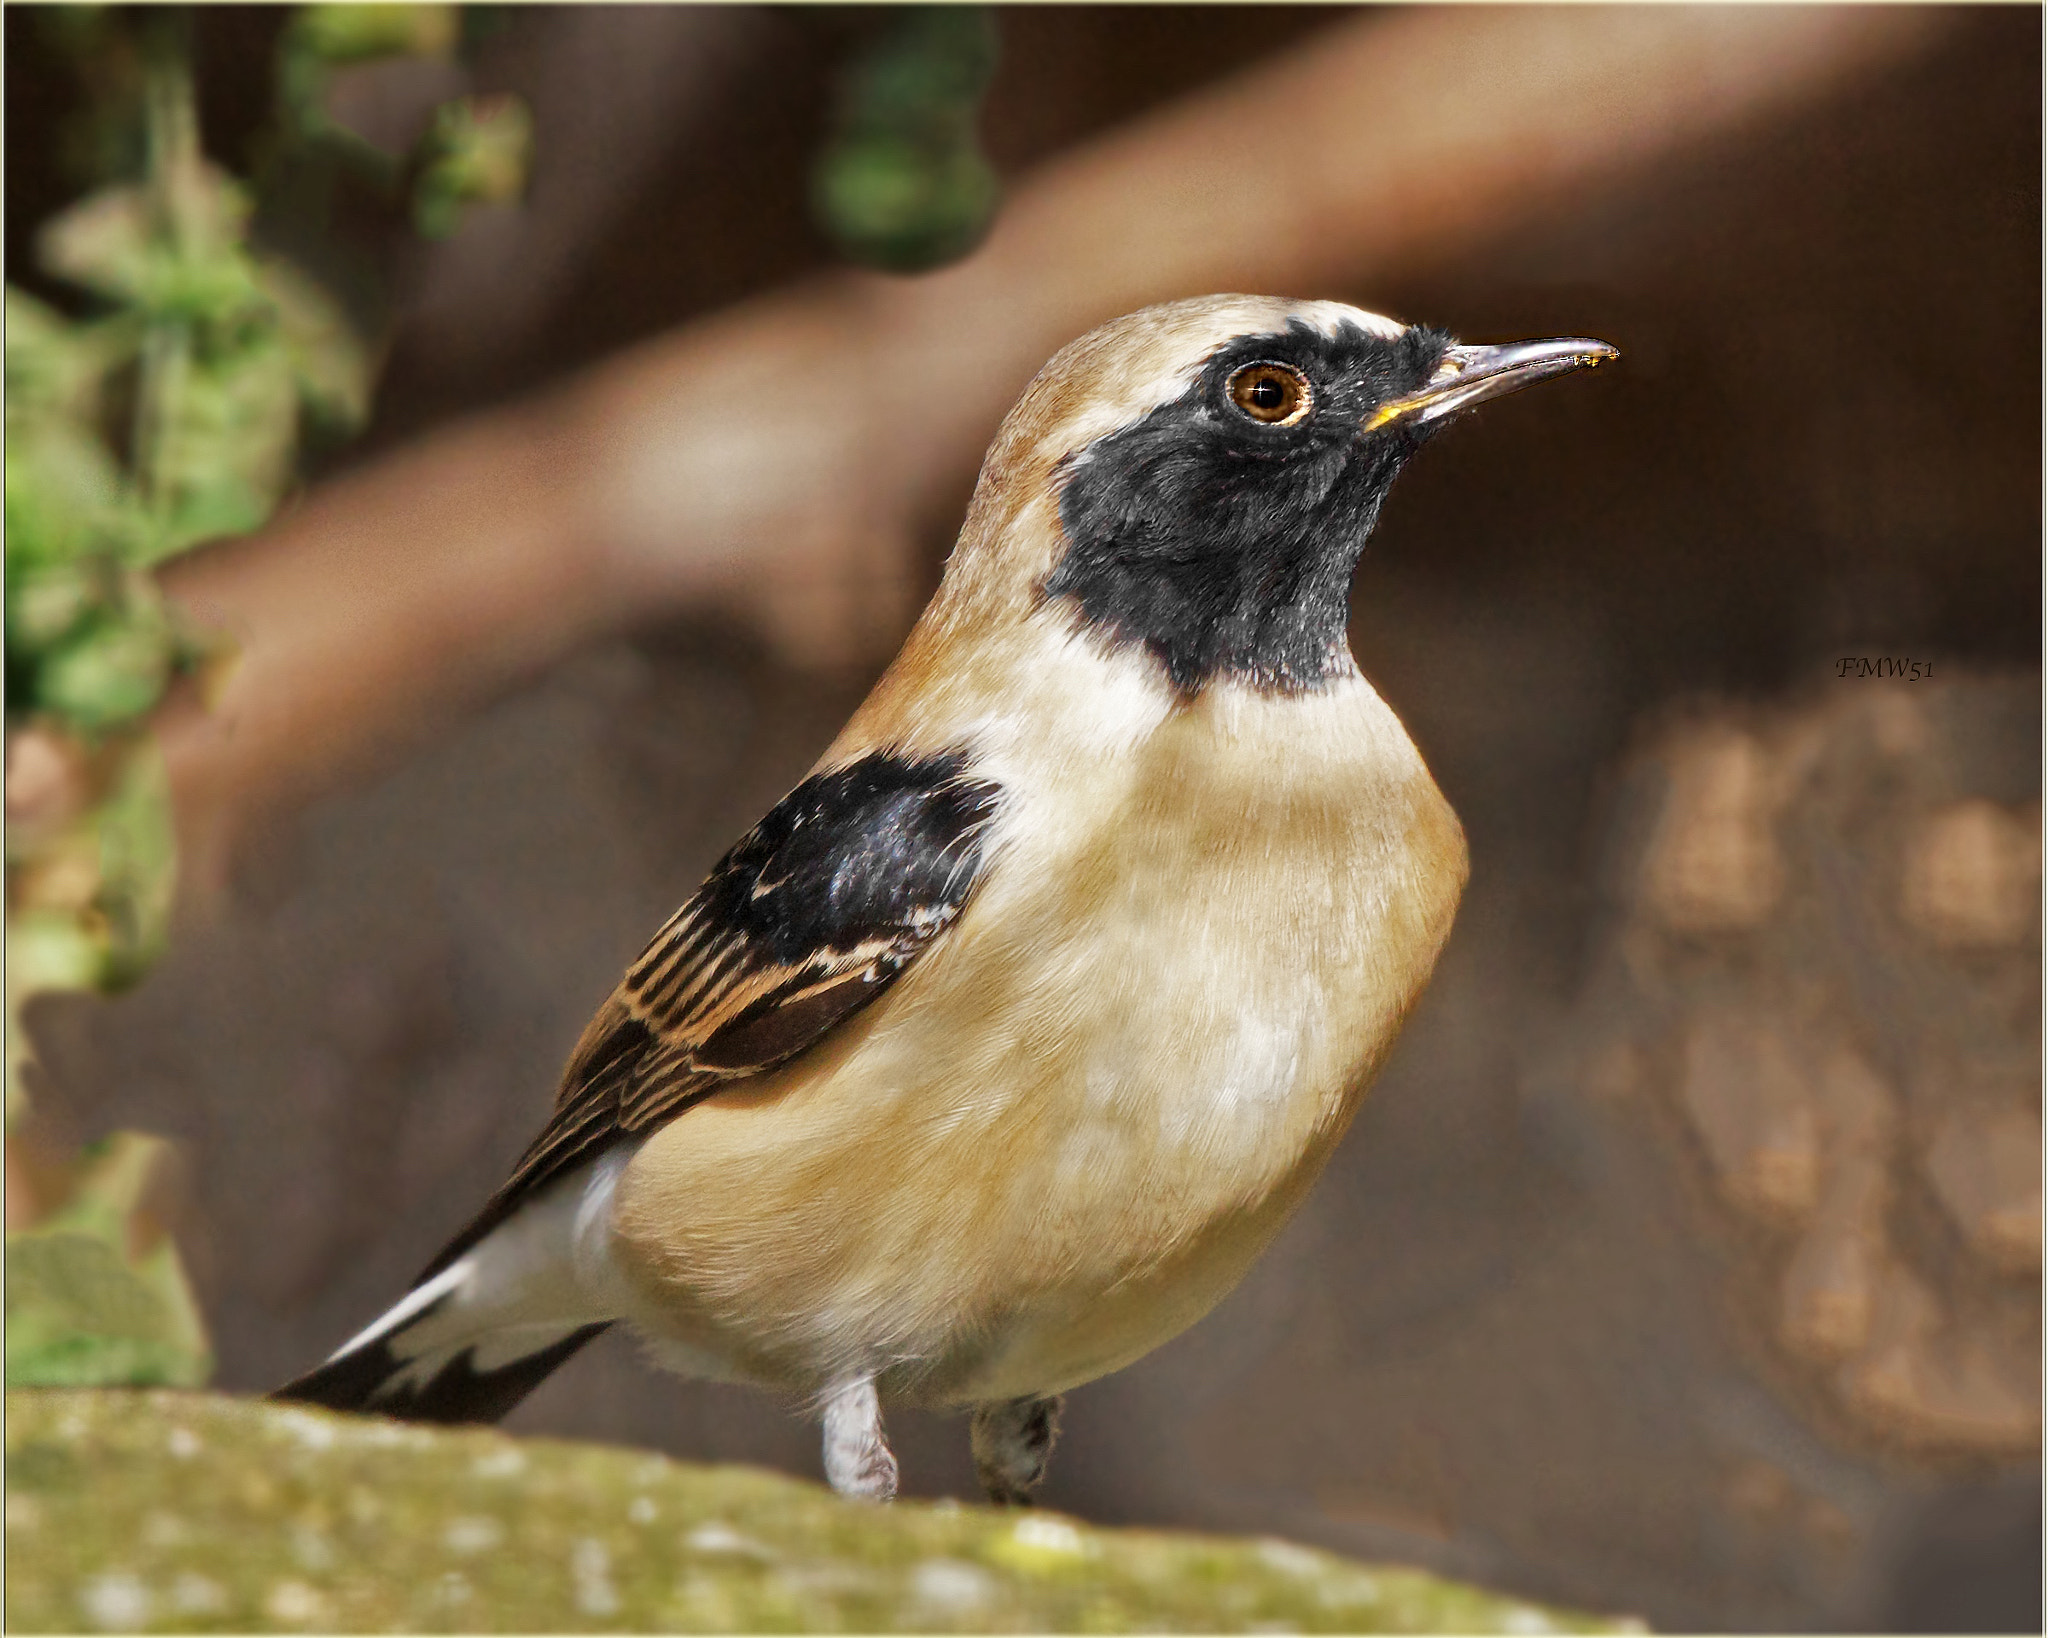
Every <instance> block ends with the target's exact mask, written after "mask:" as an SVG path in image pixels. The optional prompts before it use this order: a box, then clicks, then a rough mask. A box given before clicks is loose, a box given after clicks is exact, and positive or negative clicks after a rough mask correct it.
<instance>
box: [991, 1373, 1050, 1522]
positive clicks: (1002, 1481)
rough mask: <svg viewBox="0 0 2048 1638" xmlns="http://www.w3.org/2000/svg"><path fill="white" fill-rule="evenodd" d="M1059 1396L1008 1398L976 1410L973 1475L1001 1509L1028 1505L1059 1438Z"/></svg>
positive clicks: (1043, 1475)
mask: <svg viewBox="0 0 2048 1638" xmlns="http://www.w3.org/2000/svg"><path fill="white" fill-rule="evenodd" d="M1063 1402H1064V1401H1063V1400H1062V1398H1061V1396H1060V1395H1058V1394H1052V1395H1050V1396H1049V1397H1047V1398H1044V1399H1030V1398H1026V1399H1004V1400H999V1401H998V1402H996V1403H995V1404H990V1405H977V1406H976V1407H975V1409H974V1424H973V1435H972V1437H973V1442H974V1471H975V1473H976V1475H977V1476H978V1477H979V1478H980V1480H981V1487H982V1489H984V1490H986V1491H987V1492H988V1499H989V1500H990V1501H992V1502H994V1503H995V1504H996V1505H997V1506H998V1507H1029V1506H1030V1505H1031V1492H1032V1491H1034V1490H1036V1489H1037V1488H1038V1485H1039V1481H1040V1480H1042V1479H1043V1478H1044V1477H1045V1464H1046V1460H1047V1458H1048V1457H1050V1456H1051V1455H1052V1442H1053V1440H1054V1439H1056V1438H1058V1437H1059V1431H1060V1406H1061V1404H1062V1403H1063Z"/></svg>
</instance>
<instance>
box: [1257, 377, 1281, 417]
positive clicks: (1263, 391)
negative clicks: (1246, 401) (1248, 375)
mask: <svg viewBox="0 0 2048 1638" xmlns="http://www.w3.org/2000/svg"><path fill="white" fill-rule="evenodd" d="M1251 400H1252V404H1253V405H1254V407H1256V408H1258V409H1262V410H1276V409H1278V408H1279V407H1280V406H1281V405H1282V404H1284V403H1286V402H1287V389H1286V388H1285V387H1283V386H1281V384H1280V380H1279V377H1277V376H1271V375H1263V376H1260V377H1259V379H1258V380H1256V381H1254V382H1253V383H1252V390H1251Z"/></svg>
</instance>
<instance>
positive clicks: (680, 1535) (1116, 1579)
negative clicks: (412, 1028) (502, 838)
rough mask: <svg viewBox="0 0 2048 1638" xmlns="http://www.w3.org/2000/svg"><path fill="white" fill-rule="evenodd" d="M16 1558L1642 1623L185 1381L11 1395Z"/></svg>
mask: <svg viewBox="0 0 2048 1638" xmlns="http://www.w3.org/2000/svg"><path fill="white" fill-rule="evenodd" d="M6 1579H7V1596H6V1621H7V1626H8V1629H9V1630H11V1631H15V1632H51V1631H80V1630H84V1631H152V1632H180V1631H189V1632H202V1631H203V1632H251V1631H270V1632H275V1631H289V1630H293V1629H300V1630H312V1631H326V1632H364V1631H378V1632H382V1631H390V1632H410V1631H439V1632H613V1631H617V1632H648V1631H672V1632H707V1631H709V1632H842V1631H855V1632H859V1631H867V1632H894V1631H905V1632H962V1633H965V1632H1142V1631H1154V1632H1189V1631H1201V1632H1252V1631H1261V1632H1285V1631H1301V1632H1336V1631H1342V1632H1521V1633H1529V1632H1592V1631H1603V1630H1617V1629H1616V1627H1615V1626H1614V1625H1613V1624H1611V1623H1601V1622H1596V1621H1592V1620H1589V1619H1586V1618H1583V1617H1577V1616H1571V1615H1566V1614H1562V1613H1560V1612H1557V1611H1554V1610H1546V1609H1540V1608H1538V1607H1536V1606H1533V1605H1529V1604H1522V1603H1517V1602H1513V1601H1511V1600H1507V1599H1502V1598H1497V1597H1494V1596H1492V1595H1489V1594H1486V1593H1482V1592H1478V1591H1475V1590H1473V1589H1471V1588H1467V1587H1461V1586H1458V1585H1455V1584H1453V1583H1449V1582H1445V1581H1440V1580H1438V1579H1436V1578H1434V1577H1431V1576H1427V1575H1423V1574H1421V1573H1419V1572H1417V1571H1412V1570H1397V1569H1375V1568H1367V1567H1366V1566H1363V1565H1359V1564H1353V1563H1348V1562H1346V1561H1344V1560H1343V1559H1339V1558H1336V1557H1333V1556H1331V1555H1329V1554H1326V1553H1320V1552H1313V1551H1310V1550H1309V1549H1307V1548H1303V1547H1296V1546H1292V1545H1289V1544H1286V1543H1283V1542H1277V1541H1232V1540H1220V1539H1214V1538H1206V1537H1199V1536H1187V1535H1170V1534H1164V1533H1154V1532H1147V1531H1136V1530H1097V1529H1092V1528H1090V1527H1088V1526H1086V1525H1083V1524H1079V1523H1076V1522H1075V1521H1073V1520H1070V1519H1067V1518H1063V1517H1060V1516H1059V1515H1057V1514H1052V1513H1042V1512H1032V1513H1001V1512H996V1511H993V1510H990V1509H986V1508H980V1507H962V1506H959V1505H957V1504H951V1503H945V1502H940V1503H921V1502H903V1503H899V1504H897V1505H895V1506H893V1507H887V1508H878V1507H865V1506H860V1505H857V1504H852V1503H848V1502H844V1501H841V1500H839V1499H837V1498H836V1497H834V1496H833V1495H831V1494H830V1493H829V1492H828V1491H826V1490H825V1489H823V1488H822V1487H820V1486H818V1485H814V1484H808V1483H804V1482H801V1481H799V1480H795V1479H789V1478H783V1477H780V1476H778V1475H774V1474H770V1473H765V1472H760V1471H756V1470H753V1469H748V1468H734V1467H727V1468H707V1467H693V1466H689V1465H685V1464H683V1463H679V1462H672V1461H669V1460H667V1459H666V1458H663V1457H659V1456H653V1455H649V1454H645V1453H642V1452H637V1451H631V1450H622V1449H616V1448H611V1447H606V1446H597V1445H578V1444H569V1443H562V1442H556V1441H550V1440H521V1439H514V1438H511V1437H509V1436H507V1435H505V1434H501V1433H497V1432H493V1431H489V1430H483V1429H455V1430H444V1429H428V1428H420V1427H413V1426H406V1425H402V1424H398V1423H392V1422H386V1421H382V1420H379V1419H375V1418H359V1417H347V1416H336V1415H330V1414H328V1413H326V1412H321V1411H313V1410H308V1409H304V1408H299V1407H290V1406H278V1405H270V1404H264V1403H260V1402H254V1401H248V1400H240V1399H231V1398H226V1397H222V1396H219V1395H212V1394H200V1393H179V1392H171V1391H161V1390H158V1391H127V1392H123V1391H108V1390H63V1389H40V1390H17V1391H13V1392H10V1393H9V1394H8V1395H7V1578H6ZM1636 1630H1640V1629H1636Z"/></svg>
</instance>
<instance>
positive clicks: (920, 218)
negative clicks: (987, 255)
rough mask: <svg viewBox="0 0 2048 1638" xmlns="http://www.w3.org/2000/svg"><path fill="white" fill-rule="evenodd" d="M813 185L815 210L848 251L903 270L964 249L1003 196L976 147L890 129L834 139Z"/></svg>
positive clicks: (971, 244) (991, 218)
mask: <svg viewBox="0 0 2048 1638" xmlns="http://www.w3.org/2000/svg"><path fill="white" fill-rule="evenodd" d="M815 185H816V197H817V207H818V213H819V215H820V216H821V217H822V219H823V220H824V223H825V225H826V227H827V228H828V229H829V230H830V231H831V233H832V235H833V237H834V238H835V239H837V240H838V241H839V242H840V244H841V246H842V247H843V248H845V249H846V250H847V251H848V253H849V254H851V255H853V256H854V257H856V259H858V260H860V261H863V262H868V263H871V264H873V265H875V266H878V267H884V268H888V269H890V270H892V271H895V272H904V273H908V272H918V271H921V270H923V269H925V268H930V267H937V266H941V265H943V264H944V263H946V262H950V261H955V260H957V259H958V258H959V257H961V256H964V255H966V254H967V252H968V251H970V250H972V249H973V248H974V247H975V245H977V244H979V243H980V242H981V239H982V238H983V236H984V235H985V234H986V233H987V232H988V229H989V226H990V224H991V223H992V222H993V221H994V219H995V210H996V205H997V202H998V200H999V198H1000V196H1001V186H1000V184H999V183H998V182H997V180H996V174H995V171H994V170H993V169H992V168H991V167H990V165H989V163H988V161H987V160H985V159H984V158H983V157H982V156H981V154H980V153H979V152H978V151H977V150H975V149H974V148H972V147H955V148H937V149H935V148H931V147H927V146H924V145H922V144H919V143H916V142H912V141H909V140H907V139H905V138H902V137H895V136H871V137H857V138H851V139H848V140H846V141H844V142H841V143H839V144H837V145H835V146H834V147H832V148H831V149H829V150H827V152H826V154H825V156H824V158H823V159H822V160H821V161H820V164H819V167H818V172H817V176H816V184H815Z"/></svg>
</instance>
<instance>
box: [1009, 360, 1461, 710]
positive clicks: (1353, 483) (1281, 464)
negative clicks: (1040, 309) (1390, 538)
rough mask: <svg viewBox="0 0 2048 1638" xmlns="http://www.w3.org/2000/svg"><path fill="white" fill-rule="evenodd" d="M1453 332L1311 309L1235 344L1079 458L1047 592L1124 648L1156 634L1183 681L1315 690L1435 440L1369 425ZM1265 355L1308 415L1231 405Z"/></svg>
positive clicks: (1427, 367)
mask: <svg viewBox="0 0 2048 1638" xmlns="http://www.w3.org/2000/svg"><path fill="white" fill-rule="evenodd" d="M1449 345H1450V337H1449V336H1448V335H1446V334H1445V333H1443V332H1442V331H1438V330H1425V329H1409V330H1406V331H1404V332H1403V333H1402V334H1401V335H1399V336H1397V337H1395V338H1394V339H1392V340H1387V339H1384V338H1382V337H1380V336H1376V335H1372V334H1370V333H1369V332H1367V331H1365V330H1362V329H1359V328H1358V327H1356V326H1351V325H1347V326H1345V327H1344V328H1343V329H1341V330H1340V331H1339V332H1338V333H1337V334H1336V335H1335V336H1330V335H1326V334H1324V333H1323V332H1322V331H1321V330H1320V329H1318V328H1316V327H1315V326H1313V325H1310V324H1307V323H1305V322H1303V321H1302V320H1299V319H1297V320H1295V321H1294V322H1292V323H1291V324H1290V325H1289V326H1288V328H1287V329H1286V330H1285V331H1281V332H1277V333H1274V334H1269V335H1258V336H1244V337H1240V338H1239V339H1237V340H1235V341H1232V342H1230V343H1228V344H1227V345H1226V346H1224V347H1222V348H1221V349H1219V350H1218V351H1217V353H1216V354H1215V355H1214V356H1213V357H1211V358H1210V359H1209V361H1208V363H1207V364H1206V365H1205V366H1204V367H1203V370H1202V374H1201V377H1200V379H1199V380H1197V381H1196V383H1195V384H1194V386H1192V387H1190V388H1189V389H1188V391H1187V392H1186V393H1184V394H1183V395H1182V396H1181V397H1180V398H1178V399H1176V400H1174V402H1172V403H1170V404H1162V405H1161V406H1160V407H1159V408H1157V409H1155V410H1153V411H1152V412H1151V413H1150V414H1149V415H1147V416H1146V417H1145V418H1144V419H1143V420H1142V421H1139V422H1137V423H1135V424H1134V425H1131V426H1128V427H1125V428H1123V429H1122V430H1121V431H1118V432H1114V433H1111V434H1110V435H1109V436H1107V437H1105V438H1100V439H1098V440H1096V442H1094V443H1093V444H1090V445H1089V446H1088V447H1087V448H1086V449H1084V450H1082V451H1081V452H1080V454H1079V455H1077V456H1075V457H1074V458H1073V459H1072V461H1071V463H1070V464H1069V466H1068V468H1067V472H1066V481H1065V484H1064V487H1063V488H1062V490H1061V494H1060V523H1061V525H1062V527H1063V529H1064V531H1065V534H1066V538H1067V551H1066V555H1065V556H1064V557H1062V558H1061V559H1060V561H1059V563H1058V565H1057V566H1056V567H1055V568H1054V569H1053V572H1052V573H1051V574H1050V575H1049V576H1047V578H1046V581H1045V585H1044V592H1045V594H1046V595H1047V596H1048V597H1061V598H1069V599H1071V600H1072V603H1073V606H1074V608H1075V610H1076V613H1077V615H1078V617H1079V619H1080V620H1081V621H1082V622H1083V623H1084V624H1086V625H1087V626H1089V627H1091V628H1092V629H1094V630H1095V631H1096V632H1097V633H1098V634H1100V635H1102V636H1103V637H1105V638H1107V639H1108V640H1109V641H1110V642H1111V643H1113V644H1116V645H1120V646H1121V645H1128V644H1142V645H1144V647H1145V648H1146V650H1147V651H1149V652H1150V653H1151V654H1152V656H1153V657H1154V658H1155V659H1157V660H1158V662H1159V663H1160V665H1161V666H1163V667H1164V668H1165V671H1166V674H1167V676H1168V677H1169V678H1170V679H1171V681H1172V683H1173V686H1174V687H1175V688H1176V689H1178V690H1180V691H1181V692H1182V693H1184V694H1192V693H1196V692H1198V691H1199V690H1200V689H1201V688H1202V687H1203V686H1204V685H1205V684H1207V683H1209V682H1211V681H1213V680H1214V679H1216V678H1218V677H1230V678H1235V679H1239V680H1242V681H1245V682H1249V683H1251V684H1252V685H1253V686H1255V687H1259V688H1264V689H1270V690H1275V691H1294V690H1303V689H1311V688H1315V687H1317V686H1319V685H1320V684H1322V683H1323V682H1324V681H1325V680H1327V679H1328V678H1329V677H1330V676H1331V675H1333V674H1335V673H1339V672H1342V671H1344V670H1347V669H1348V668H1349V664H1350V661H1349V653H1348V649H1347V646H1346V639H1345V628H1346V625H1347V623H1348V619H1349V614H1350V600H1351V577H1352V575H1353V573H1354V571H1355V570H1356V569H1357V567H1358V560H1359V557H1360V555H1361V554H1362V553H1363V552H1364V550H1365V541H1366V537H1367V536H1368V535H1369V534H1370V533H1371V532H1372V526H1373V523H1374V521H1375V519H1377V518H1378V516H1379V509H1380V503H1381V502H1382V501H1383V500H1385V498H1386V495H1387V490H1388V489H1389V488H1390V487H1391V486H1392V484H1393V481H1394V476H1395V474H1396V473H1397V472H1399V471H1400V469H1401V465H1402V463H1403V462H1404V461H1406V460H1407V458H1408V457H1409V456H1410V455H1411V454H1413V453H1414V451H1415V449H1416V448H1417V447H1418V445H1419V444H1420V442H1421V439H1422V437H1423V436H1424V435H1425V431H1418V430H1417V429H1415V428H1412V427H1410V426H1408V425H1406V424H1403V423H1400V422H1396V423H1393V424H1391V425H1389V426H1387V427H1385V428H1382V429H1379V430H1377V431H1374V432H1371V433H1367V434H1364V435H1363V436H1361V435H1360V432H1359V428H1360V427H1361V426H1362V425H1363V424H1364V422H1365V420H1366V419H1367V418H1368V417H1369V416H1370V415H1371V413H1372V411H1373V410H1375V409H1377V408H1378V407H1379V406H1380V405H1381V404H1383V403H1385V402H1387V401H1388V400H1389V399H1392V398H1397V397H1401V396H1403V395H1405V394H1407V393H1410V392H1413V391H1414V390H1416V389H1417V388H1419V387H1420V386H1421V385H1422V384H1423V383H1424V382H1425V381H1426V380H1428V378H1429V375H1430V372H1431V371H1433V370H1434V369H1435V368H1436V366H1437V364H1438V362H1439V361H1440V360H1441V359H1442V358H1443V355H1444V351H1445V349H1446V348H1447V347H1448V346H1449ZM1257 363H1272V364H1278V365H1282V366H1286V367H1288V368H1291V369H1293V370H1296V371H1299V372H1300V374H1301V375H1302V376H1304V377H1306V378H1307V380H1308V382H1309V384H1310V388H1311V393H1312V396H1311V401H1310V408H1309V411H1308V413H1307V414H1306V415H1304V416H1302V417H1301V418H1300V419H1299V420H1298V421H1295V422H1292V423H1291V424H1285V425H1276V424H1265V423H1261V422H1260V421H1258V420H1256V419H1254V418H1253V417H1252V416H1251V415H1249V414H1247V413H1245V412H1244V411H1243V410H1241V409H1239V408H1237V407H1236V406H1235V405H1234V404H1233V402H1232V400H1231V398H1230V396H1229V384H1230V381H1231V378H1232V377H1233V376H1235V375H1237V374H1238V372H1239V371H1241V370H1243V369H1244V368H1245V367H1246V366H1247V365H1251V364H1257ZM1425 430H1426V429H1425Z"/></svg>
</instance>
